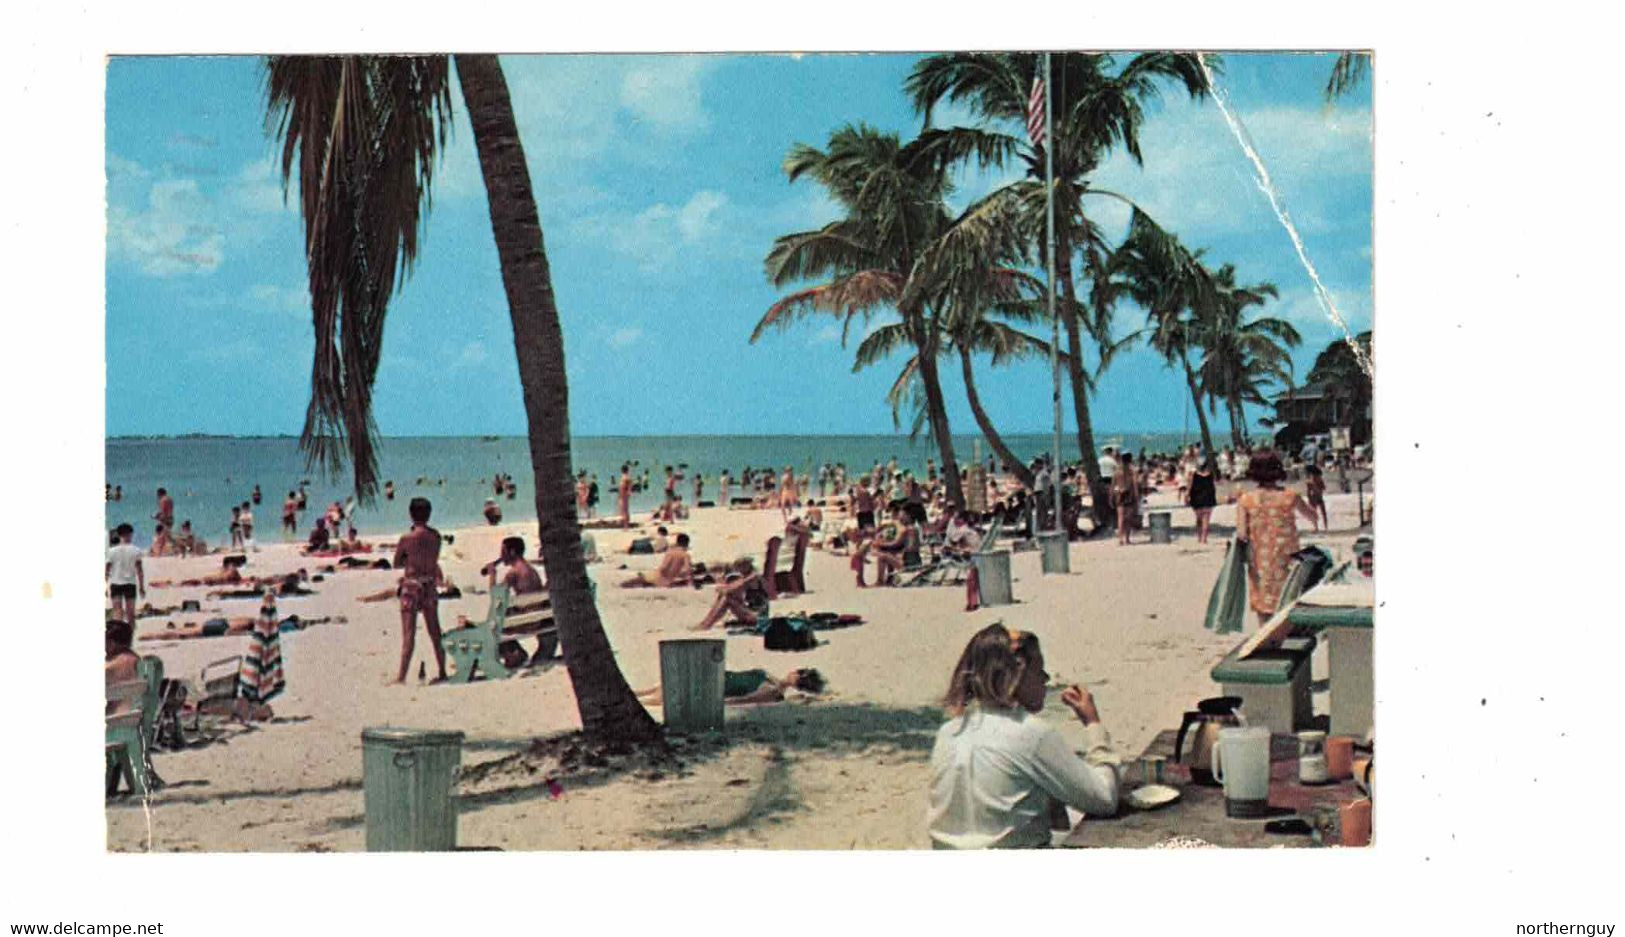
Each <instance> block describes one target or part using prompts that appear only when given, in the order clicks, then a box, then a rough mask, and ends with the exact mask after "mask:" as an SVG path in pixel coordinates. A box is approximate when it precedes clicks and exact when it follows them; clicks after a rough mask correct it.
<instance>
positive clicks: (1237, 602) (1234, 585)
mask: <svg viewBox="0 0 1625 937" xmlns="http://www.w3.org/2000/svg"><path fill="white" fill-rule="evenodd" d="M1246 616H1247V545H1246V544H1245V543H1242V542H1239V541H1235V540H1232V541H1230V543H1228V544H1226V545H1225V548H1224V562H1223V563H1222V564H1220V566H1219V578H1218V580H1217V581H1216V582H1214V583H1213V594H1212V595H1210V596H1208V600H1207V619H1206V620H1205V621H1204V622H1203V626H1204V627H1206V628H1207V630H1209V631H1211V632H1213V633H1215V634H1230V633H1232V632H1236V631H1240V630H1241V623H1242V621H1243V619H1245V618H1246Z"/></svg>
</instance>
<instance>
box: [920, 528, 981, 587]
mask: <svg viewBox="0 0 1625 937" xmlns="http://www.w3.org/2000/svg"><path fill="white" fill-rule="evenodd" d="M1003 533H1004V518H1002V517H995V518H994V519H993V523H991V524H989V525H988V528H987V533H985V534H983V535H982V542H981V543H979V544H977V546H976V550H975V552H974V553H973V554H971V556H976V555H980V554H983V553H990V552H992V550H993V547H994V545H995V544H996V543H997V542H998V539H999V537H1000V536H1001V535H1002V534H1003ZM971 556H964V557H958V556H953V555H952V554H949V553H940V554H938V556H937V558H936V560H935V562H932V563H930V564H927V565H926V566H924V567H923V568H922V569H920V570H918V571H917V572H915V573H914V576H913V577H912V578H910V579H909V580H908V581H907V582H905V583H903V585H905V586H923V585H939V586H940V585H949V584H954V583H961V582H964V581H965V576H966V574H968V573H969V572H970V570H971V567H972V565H973V563H972V560H971Z"/></svg>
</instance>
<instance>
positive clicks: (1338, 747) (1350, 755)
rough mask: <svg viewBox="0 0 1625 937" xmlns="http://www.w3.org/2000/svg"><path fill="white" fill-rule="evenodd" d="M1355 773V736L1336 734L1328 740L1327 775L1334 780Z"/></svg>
mask: <svg viewBox="0 0 1625 937" xmlns="http://www.w3.org/2000/svg"><path fill="white" fill-rule="evenodd" d="M1353 775H1354V736H1352V735H1334V736H1332V737H1331V738H1329V739H1327V740H1326V776H1327V777H1328V778H1330V779H1331V780H1333V781H1343V780H1347V779H1348V778H1350V777H1353Z"/></svg>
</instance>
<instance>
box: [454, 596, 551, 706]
mask: <svg viewBox="0 0 1625 937" xmlns="http://www.w3.org/2000/svg"><path fill="white" fill-rule="evenodd" d="M524 599H525V600H526V605H527V606H529V605H530V604H531V602H533V601H536V600H540V601H541V602H542V603H543V604H542V607H540V608H528V607H527V608H526V610H525V611H524V612H521V613H519V614H509V612H510V610H511V609H512V607H513V604H514V602H513V595H512V594H511V593H510V591H509V589H508V587H507V586H505V585H495V586H492V587H491V607H490V609H489V610H488V611H487V612H486V615H485V619H484V620H483V621H477V622H470V623H468V624H467V625H464V626H463V627H461V628H453V629H451V630H450V631H444V632H441V635H440V647H441V649H442V650H443V651H445V653H446V656H447V657H449V658H451V660H452V663H453V664H454V665H455V668H456V670H457V674H456V676H455V677H453V679H454V680H456V681H458V682H460V683H469V682H472V681H473V679H474V673H475V671H478V672H479V673H481V674H482V675H484V676H485V677H486V678H487V679H492V680H495V679H505V678H507V677H511V676H513V675H514V674H515V673H518V672H519V670H520V669H521V668H519V667H509V666H508V665H507V664H505V663H503V662H502V654H501V648H502V644H503V642H506V641H514V640H517V639H519V638H523V637H527V636H529V635H536V636H537V640H538V641H539V642H540V650H539V651H538V652H537V657H539V658H541V659H544V660H545V659H548V658H551V657H552V656H553V655H554V654H555V653H556V652H557V650H558V642H559V636H558V635H559V633H558V626H557V625H556V624H554V622H553V608H552V605H551V603H550V602H549V601H548V600H547V598H546V595H545V593H528V594H526V595H525V596H524Z"/></svg>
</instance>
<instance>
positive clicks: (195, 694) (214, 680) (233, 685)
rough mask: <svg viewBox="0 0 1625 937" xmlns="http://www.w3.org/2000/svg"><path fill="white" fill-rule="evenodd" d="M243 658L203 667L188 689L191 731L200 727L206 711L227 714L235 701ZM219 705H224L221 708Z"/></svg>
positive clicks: (224, 658)
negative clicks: (190, 698) (191, 701)
mask: <svg viewBox="0 0 1625 937" xmlns="http://www.w3.org/2000/svg"><path fill="white" fill-rule="evenodd" d="M242 667H243V656H242V655H241V654H238V655H235V656H233V657H222V658H221V659H219V660H217V661H212V662H210V663H208V664H205V665H204V666H203V669H202V670H201V671H199V672H198V680H197V683H196V684H195V685H193V686H192V687H190V689H189V691H188V692H189V695H191V697H192V699H193V703H192V731H193V732H196V731H198V729H199V728H200V727H201V724H202V721H203V715H204V713H205V712H206V711H211V710H212V711H214V712H217V713H218V712H222V711H225V712H229V711H230V710H231V707H232V706H233V705H235V702H236V699H237V675H238V674H239V673H241V672H242ZM221 704H224V706H222V705H221Z"/></svg>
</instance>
